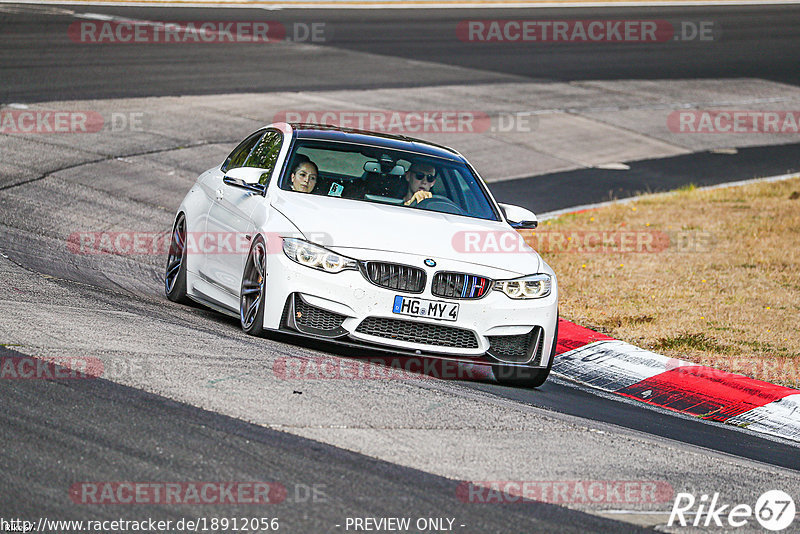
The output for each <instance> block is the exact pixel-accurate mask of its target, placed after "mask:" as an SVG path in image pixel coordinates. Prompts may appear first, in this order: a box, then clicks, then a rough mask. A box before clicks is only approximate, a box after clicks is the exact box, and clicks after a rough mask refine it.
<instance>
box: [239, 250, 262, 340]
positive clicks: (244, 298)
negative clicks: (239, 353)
mask: <svg viewBox="0 0 800 534" xmlns="http://www.w3.org/2000/svg"><path fill="white" fill-rule="evenodd" d="M266 287H267V247H266V245H265V244H264V238H262V237H261V236H258V237H256V238H255V240H254V241H253V245H252V246H251V247H250V253H249V254H248V255H247V261H246V262H245V264H244V272H243V273H242V287H241V290H240V291H239V322H240V324H241V325H242V330H244V332H245V333H246V334H250V335H251V336H260V335H262V334H263V333H264V299H265V298H266Z"/></svg>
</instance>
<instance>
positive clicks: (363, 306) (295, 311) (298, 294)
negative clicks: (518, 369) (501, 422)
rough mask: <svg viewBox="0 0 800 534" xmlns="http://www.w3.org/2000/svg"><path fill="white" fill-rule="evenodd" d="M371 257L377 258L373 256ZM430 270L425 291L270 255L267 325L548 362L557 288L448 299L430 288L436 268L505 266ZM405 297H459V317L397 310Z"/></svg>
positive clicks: (405, 349) (415, 348)
mask: <svg viewBox="0 0 800 534" xmlns="http://www.w3.org/2000/svg"><path fill="white" fill-rule="evenodd" d="M389 256H393V257H382V258H377V260H380V261H397V262H399V263H404V264H411V265H423V263H422V260H423V258H416V257H413V256H408V255H403V256H402V257H398V255H397V254H389ZM371 259H372V258H371ZM437 261H438V264H437V266H436V267H435V268H425V271H426V275H427V282H426V284H425V289H424V291H423V292H422V293H417V294H409V293H404V292H401V291H398V290H393V289H387V288H383V287H378V286H376V285H374V284H372V283H370V282H369V281H368V280H367V279H366V278H365V277H364V276H363V275H362V273H361V272H359V271H343V272H341V273H337V274H331V273H326V272H322V271H317V270H315V269H311V268H308V267H305V266H302V265H298V264H296V263H294V262H293V261H291V260H290V259H288V258H286V257H285V256H284V255H283V254H275V255H273V256H271V257H270V258H269V264H268V269H267V270H268V273H269V274H268V276H267V302H269V303H270V305H269V306H268V307H267V309H266V310H265V315H264V327H265V328H269V329H273V330H283V331H289V332H299V333H301V334H303V335H305V336H312V337H316V338H322V339H329V340H333V341H339V342H343V341H347V342H348V343H352V342H355V343H357V344H359V345H362V346H373V347H383V348H392V349H394V350H396V351H397V352H398V353H405V354H414V355H424V356H434V357H438V358H445V359H448V360H456V361H465V362H472V363H476V362H484V363H505V364H509V365H526V366H533V367H546V366H547V365H548V363H549V355H550V353H551V349H552V346H553V343H554V342H555V340H554V339H553V334H554V332H555V327H556V321H557V293H558V292H557V287H556V283H555V279H554V280H553V290H552V292H551V294H550V295H549V296H548V297H545V298H542V299H531V300H512V299H510V298H508V297H506V296H505V295H504V294H502V293H500V292H497V291H489V292H488V293H487V294H486V295H485V296H484V297H483V298H480V299H458V300H455V299H447V298H442V297H438V296H436V295H433V294H431V290H430V286H431V283H430V282H431V280H432V277H433V275H434V273H435V272H436V271H456V272H467V273H473V274H479V275H482V276H487V277H489V278H495V279H496V278H500V277H502V275H501V274H500V273H501V271H499V270H497V269H495V270H494V271H492V270H491V269H489V270H488V271H490V272H487V270H486V269H481V268H480V267H478V266H475V265H470V264H467V265H465V264H463V263H461V262H449V261H447V260H437ZM396 295H404V296H409V297H414V298H421V299H427V300H434V301H443V302H458V304H459V313H458V320H457V321H445V320H439V319H432V318H427V317H411V316H405V315H399V314H395V313H392V308H393V304H394V298H395V296H396Z"/></svg>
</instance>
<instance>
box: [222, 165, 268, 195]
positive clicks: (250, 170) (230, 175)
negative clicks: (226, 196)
mask: <svg viewBox="0 0 800 534" xmlns="http://www.w3.org/2000/svg"><path fill="white" fill-rule="evenodd" d="M265 172H266V171H265V170H264V169H256V168H254V167H237V168H235V169H231V170H229V171H228V172H227V173H225V177H224V178H223V179H222V181H223V182H224V183H226V184H228V185H231V186H233V187H239V188H241V189H246V190H248V191H253V192H254V193H258V194H259V195H263V194H264V192H265V191H266V189H267V188H266V186H264V185H261V184H260V183H258V182H259V180H261V176H262V175H263V174H264V173H265Z"/></svg>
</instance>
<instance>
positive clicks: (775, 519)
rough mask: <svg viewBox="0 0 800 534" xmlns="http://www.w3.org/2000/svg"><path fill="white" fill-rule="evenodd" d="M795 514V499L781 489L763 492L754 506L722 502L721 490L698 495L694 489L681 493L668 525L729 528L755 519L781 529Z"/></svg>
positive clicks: (763, 524)
mask: <svg viewBox="0 0 800 534" xmlns="http://www.w3.org/2000/svg"><path fill="white" fill-rule="evenodd" d="M687 516H688V517H687ZM794 516H795V504H794V499H792V497H791V496H790V495H789V494H788V493H786V492H784V491H781V490H770V491H767V492H765V493H763V494H762V495H761V496H760V497H759V498H758V499H757V500H756V504H755V506H750V505H749V504H736V505H733V504H727V503H722V502H720V499H719V493H714V495H712V496H711V497H709V496H708V495H706V494H703V495H701V496H700V498H699V499H697V498H696V497H695V496H694V495H692V494H691V493H678V494H677V495H676V496H675V502H674V503H673V505H672V512H670V515H669V521H668V522H667V526H668V527H672V526H681V527H687V526H692V527H723V528H726V529H730V528H740V527H744V526H748V525H749V526H750V527H751V528H753V527H755V525H752V524H751V521H752V520H753V519H755V520H756V521H757V522H758V523H759V525H761V527H762V528H764V529H766V530H770V531H772V532H779V531H782V530H784V529H786V528H787V527H788V526H789V525H791V524H792V522H793V521H794ZM692 518H693V519H692ZM756 528H757V527H756Z"/></svg>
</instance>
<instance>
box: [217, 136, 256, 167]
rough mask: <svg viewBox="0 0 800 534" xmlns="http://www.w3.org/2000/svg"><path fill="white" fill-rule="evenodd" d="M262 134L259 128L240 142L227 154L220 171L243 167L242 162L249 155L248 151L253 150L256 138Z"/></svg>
mask: <svg viewBox="0 0 800 534" xmlns="http://www.w3.org/2000/svg"><path fill="white" fill-rule="evenodd" d="M263 135H264V130H260V131H258V132H256V133H254V134H253V135H251V136H250V137H248V138H247V139H245V140H244V141H242V142H241V143H239V146H237V147H236V148H234V149H233V152H231V154H230V155H229V156H228V159H226V160H225V163H223V164H222V172H228V171H229V170H231V169H236V168H238V167H244V162H245V160H247V156H249V155H250V152H251V151H252V150H253V147H254V146H256V143H258V140H259V139H261V137H262V136H263Z"/></svg>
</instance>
